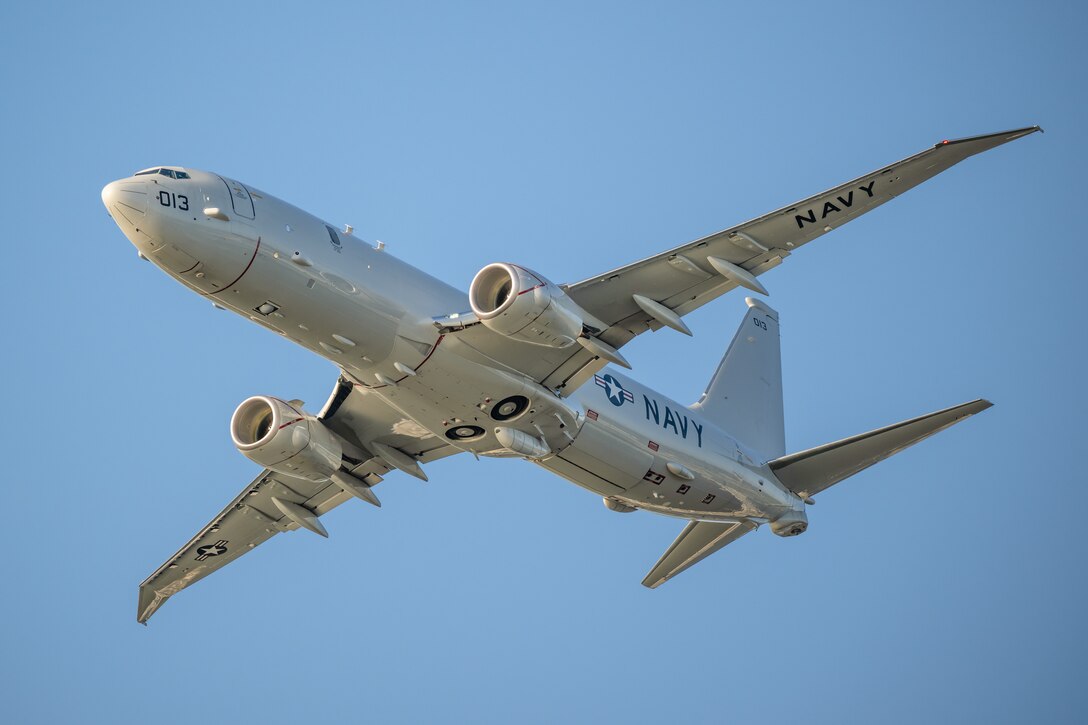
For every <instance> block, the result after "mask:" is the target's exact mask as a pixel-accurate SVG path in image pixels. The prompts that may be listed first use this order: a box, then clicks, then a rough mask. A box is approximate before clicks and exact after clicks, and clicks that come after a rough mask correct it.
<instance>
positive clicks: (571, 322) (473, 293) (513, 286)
mask: <svg viewBox="0 0 1088 725" xmlns="http://www.w3.org/2000/svg"><path fill="white" fill-rule="evenodd" d="M468 298H469V303H470V304H471V305H472V311H473V312H474V313H476V317H478V318H479V320H480V322H482V323H483V324H484V326H485V327H487V328H488V329H490V330H494V331H495V332H498V333H500V334H502V335H506V336H507V337H512V338H514V339H516V340H521V341H523V342H531V343H533V344H534V345H546V346H548V347H568V346H569V345H572V344H573V343H574V341H575V340H576V339H577V338H578V336H579V335H581V334H582V325H583V323H585V322H588V321H589V320H587V317H588V315H586V313H585V312H584V311H583V310H582V308H581V307H579V306H578V305H577V304H576V303H575V302H574V300H572V299H571V298H570V297H568V296H567V294H566V293H565V292H564V291H563V290H561V289H559V287H558V286H557V285H555V284H552V283H551V282H549V281H548V280H546V279H544V278H543V277H542V276H540V275H539V274H537V273H536V272H533V271H530V270H528V269H525V268H524V267H518V266H517V265H514V264H505V263H502V262H496V263H495V264H489V265H487V266H486V267H484V268H483V269H481V270H480V271H479V272H477V273H476V276H475V277H474V278H473V279H472V285H471V286H470V287H469V291H468Z"/></svg>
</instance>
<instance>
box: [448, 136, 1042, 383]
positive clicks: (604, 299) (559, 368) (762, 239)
mask: <svg viewBox="0 0 1088 725" xmlns="http://www.w3.org/2000/svg"><path fill="white" fill-rule="evenodd" d="M1041 130H1042V129H1040V128H1039V127H1038V126H1030V127H1027V128H1020V129H1015V130H1012V131H1005V132H1002V133H994V134H988V135H985V136H974V137H971V138H963V139H957V140H953V141H942V142H940V143H938V144H936V145H935V146H934V147H933V148H929V149H926V150H925V151H922V152H921V153H918V154H915V155H914V156H910V157H908V158H905V159H903V160H902V161H897V162H896V163H893V164H889V165H888V166H883V167H881V168H879V169H877V170H875V171H872V172H870V173H868V174H865V175H864V176H859V177H858V178H856V179H854V180H852V181H848V182H846V183H845V184H841V185H839V186H836V187H835V188H833V189H829V190H828V191H824V192H821V193H819V194H816V195H814V196H810V197H808V198H806V199H802V200H800V201H797V202H794V203H792V204H790V205H788V206H785V207H783V208H781V209H778V210H776V211H773V212H771V213H769V214H764V215H763V216H761V217H758V218H756V219H752V220H751V221H748V222H745V223H743V224H740V225H738V226H735V227H730V228H729V229H725V230H723V231H720V232H717V233H715V234H711V235H710V236H707V237H703V238H702V239H697V240H695V241H693V242H689V243H687V244H684V245H681V246H679V247H675V248H673V249H670V250H668V251H667V252H662V253H661V254H658V255H656V256H653V257H649V258H647V259H643V260H642V261H639V262H634V263H632V264H628V265H627V266H624V267H620V268H618V269H613V270H611V271H608V272H605V273H604V274H599V275H595V276H593V277H591V278H589V279H586V280H583V281H581V282H578V283H577V284H571V285H565V286H564V289H565V290H566V292H567V294H568V295H570V297H571V298H572V299H573V300H574V301H575V302H577V303H578V304H579V305H580V306H581V307H582V308H583V309H584V310H586V311H587V312H589V313H590V314H591V315H593V316H594V317H596V318H598V319H599V320H600V321H602V322H604V323H606V324H607V325H608V327H607V329H605V330H604V331H603V332H601V333H600V335H599V339H600V340H602V341H604V342H606V343H607V344H608V345H610V346H611V347H613V348H616V349H618V348H620V347H622V346H623V345H625V344H626V343H628V342H629V341H630V340H632V339H633V338H634V337H636V336H637V335H639V334H641V333H643V332H646V331H647V330H657V329H660V328H661V327H662V323H661V322H660V321H659V319H658V318H656V317H654V316H652V315H650V314H649V313H648V312H647V311H646V309H645V308H644V307H642V306H640V305H639V304H638V303H636V301H635V300H634V295H640V296H642V297H644V298H649V299H650V300H652V301H653V302H656V303H658V304H660V305H662V306H664V307H665V308H667V309H668V310H671V311H672V313H674V314H675V315H677V316H682V315H686V314H687V313H689V312H691V311H692V310H696V309H698V308H699V307H702V306H703V305H705V304H706V303H708V302H710V301H711V300H714V299H716V298H717V297H719V296H721V295H723V294H725V293H726V292H728V291H730V290H732V289H735V288H736V287H738V286H744V287H747V288H749V289H753V290H755V291H759V292H762V288H761V285H760V283H759V282H758V280H756V279H755V278H756V277H758V276H759V275H761V274H763V273H764V272H766V271H767V270H770V269H773V268H774V267H777V266H778V265H779V264H781V263H782V260H784V259H785V258H786V257H788V256H789V255H790V254H791V253H792V252H793V251H794V250H796V249H798V248H799V247H801V246H803V245H805V244H807V243H809V242H811V241H812V240H814V239H816V238H817V237H820V236H823V235H824V234H826V233H827V232H829V231H831V230H833V229H835V228H837V227H840V226H842V225H843V224H846V223H847V222H849V221H851V220H852V219H856V218H857V217H859V216H861V215H862V214H865V213H866V212H869V211H872V210H873V209H875V208H877V207H878V206H880V205H881V204H883V203H885V202H887V201H890V200H891V199H893V198H895V197H896V196H899V195H900V194H902V193H903V192H905V191H907V190H908V189H911V188H913V187H915V186H917V185H918V184H920V183H922V182H923V181H926V180H927V179H930V178H932V177H934V176H936V175H937V174H939V173H941V172H942V171H945V170H946V169H948V168H949V167H951V166H953V165H955V164H957V163H959V162H960V161H963V160H964V159H966V158H968V157H969V156H973V155H975V154H978V153H981V152H983V151H987V150H989V149H992V148H994V147H996V146H1000V145H1002V144H1005V143H1008V142H1009V141H1013V140H1016V139H1018V138H1022V137H1024V136H1027V135H1029V134H1032V133H1035V132H1036V131H1041ZM711 259H713V260H714V261H711ZM479 327H480V326H479V325H477V326H475V327H473V328H467V329H466V330H465V332H470V331H471V332H472V334H471V336H466V337H465V341H466V342H467V343H468V344H470V345H471V346H473V347H476V348H477V349H479V350H480V351H481V352H484V353H485V354H487V355H489V356H490V357H492V358H495V359H497V360H499V361H501V362H504V363H506V364H510V365H512V366H513V367H516V368H517V369H519V370H520V371H522V372H523V373H526V374H529V375H531V376H532V377H534V379H536V380H537V381H539V382H542V383H544V384H545V385H547V386H548V387H550V388H552V389H555V390H559V391H560V392H561V393H562V392H564V391H570V390H573V389H575V388H577V387H578V386H579V385H581V384H582V383H583V382H585V380H587V379H588V378H589V377H590V376H591V375H592V374H593V373H594V372H597V370H599V369H600V368H601V367H603V366H604V363H605V361H604V360H600V359H597V358H595V356H594V354H593V353H591V352H589V351H588V350H585V349H583V348H582V347H580V346H579V347H572V348H564V349H547V348H542V347H540V346H537V345H530V344H527V343H518V342H516V341H513V340H509V339H503V340H502V343H503V344H504V345H505V347H506V348H507V352H505V354H504V353H503V352H502V351H500V350H497V349H496V348H497V347H498V346H499V342H498V341H496V340H487V339H485V338H486V337H487V333H486V332H484V331H480V330H479V329H478V328H479ZM493 337H498V336H497V335H493Z"/></svg>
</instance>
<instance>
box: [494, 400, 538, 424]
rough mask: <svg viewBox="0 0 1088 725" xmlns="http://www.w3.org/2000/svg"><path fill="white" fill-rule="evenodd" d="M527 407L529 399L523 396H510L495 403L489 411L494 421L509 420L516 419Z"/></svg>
mask: <svg viewBox="0 0 1088 725" xmlns="http://www.w3.org/2000/svg"><path fill="white" fill-rule="evenodd" d="M528 407H529V399H528V398H526V397H525V396H524V395H511V396H510V397H509V398H503V399H502V400H500V401H499V402H497V403H495V407H494V408H492V409H491V417H492V418H494V419H495V420H510V419H512V418H517V417H518V416H519V415H521V414H522V413H524V412H525V411H526V409H528Z"/></svg>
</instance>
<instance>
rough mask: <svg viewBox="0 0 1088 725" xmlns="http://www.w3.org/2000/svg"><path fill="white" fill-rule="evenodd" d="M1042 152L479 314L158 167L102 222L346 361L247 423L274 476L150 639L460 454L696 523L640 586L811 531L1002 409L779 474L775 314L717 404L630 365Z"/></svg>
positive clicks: (246, 417) (991, 139)
mask: <svg viewBox="0 0 1088 725" xmlns="http://www.w3.org/2000/svg"><path fill="white" fill-rule="evenodd" d="M1038 130H1041V129H1039V127H1037V126H1034V127H1030V128H1022V129H1017V130H1014V131H1007V132H1004V133H995V134H990V135H986V136H976V137H973V138H965V139H960V140H955V141H942V142H941V143H939V144H937V145H936V146H934V147H933V148H930V149H927V150H925V151H923V152H921V153H919V154H916V155H914V156H911V157H909V158H907V159H904V160H902V161H899V162H897V163H894V164H890V165H889V166H885V167H883V168H880V169H877V170H876V171H873V172H872V173H869V174H866V175H864V176H862V177H859V178H857V179H854V180H853V181H850V182H848V183H846V184H843V185H841V186H837V187H835V188H834V189H831V190H830V191H825V192H823V193H820V194H817V195H815V196H813V197H810V198H808V199H803V200H801V201H798V202H796V203H794V204H791V205H789V206H787V207H785V208H783V209H780V210H778V211H774V212H771V213H770V214H766V215H764V216H761V217H759V218H758V219H753V220H752V221H749V222H746V223H744V224H741V225H739V226H736V227H732V228H730V229H726V230H725V231H721V232H718V233H717V234H711V235H710V236H708V237H704V238H703V239H699V240H697V241H694V242H690V243H688V244H684V245H682V246H679V247H676V248H675V249H671V250H669V251H667V252H662V253H661V254H658V255H656V256H653V257H649V258H647V259H644V260H642V261H640V262H634V263H633V264H629V265H627V266H625V267H621V268H619V269H614V270H611V271H609V272H605V273H603V274H600V275H596V276H594V277H591V278H589V279H587V280H584V281H582V282H578V283H576V284H565V285H557V284H553V283H552V282H550V281H549V280H548V279H547V278H545V277H544V276H543V275H541V274H538V273H537V272H533V271H531V270H529V269H526V268H525V267H522V266H519V265H517V264H511V263H495V264H488V265H487V266H485V267H484V268H483V269H481V270H480V272H479V273H478V274H477V275H476V276H475V278H474V279H473V280H472V284H471V285H470V287H469V289H468V293H467V294H465V292H463V291H462V290H458V289H455V288H453V287H450V286H449V285H446V284H444V283H443V282H441V281H439V280H437V279H435V278H434V277H431V276H429V275H428V274H426V273H424V272H422V271H420V270H418V269H416V268H414V267H412V266H410V265H408V264H406V263H404V262H401V261H400V260H398V259H396V258H395V257H393V256H392V255H390V254H389V252H387V251H385V250H384V246H383V245H382V244H381V243H378V244H377V245H376V246H371V245H369V244H366V243H363V242H362V241H360V240H358V239H357V238H356V237H355V236H354V235H353V234H352V230H351V228H350V227H347V228H345V229H343V230H341V229H337V228H335V227H334V226H332V225H330V224H328V223H326V222H324V221H322V220H321V219H318V218H316V217H314V216H311V215H310V214H307V213H306V212H304V211H302V210H301V209H298V208H296V207H294V206H291V205H290V204H288V203H286V202H283V201H280V200H279V199H277V198H275V197H273V196H271V195H269V194H266V193H264V192H262V191H259V190H257V189H255V188H254V187H252V186H249V185H246V184H242V183H240V182H238V181H235V180H233V179H229V178H227V177H225V176H221V175H218V174H214V173H209V172H205V171H197V170H195V169H187V168H182V167H178V166H157V167H154V168H150V169H145V170H144V171H139V172H136V174H134V175H133V176H131V177H128V178H125V179H120V180H118V181H114V182H112V183H110V184H107V185H106V187H105V188H104V189H103V190H102V200H103V202H104V203H105V205H106V209H107V210H108V211H109V214H110V216H111V217H112V218H113V220H114V221H115V222H116V223H117V225H118V226H119V227H120V228H121V231H122V232H123V233H124V234H125V236H126V237H127V238H128V239H129V241H130V242H132V244H134V245H135V246H136V248H137V250H138V251H139V254H140V256H141V257H143V258H144V259H147V260H150V261H151V262H153V263H154V264H155V265H156V266H158V267H159V268H161V269H162V270H163V271H164V272H166V273H167V274H168V275H170V276H171V277H173V278H174V279H176V280H177V281H178V282H181V283H182V284H183V285H185V286H186V287H188V288H189V289H191V290H193V291H194V292H196V293H197V294H199V295H202V296H204V297H207V298H209V299H210V300H211V301H212V302H213V303H214V304H215V305H216V306H217V307H220V308H225V309H229V310H231V311H232V312H235V313H237V314H239V315H241V316H243V317H245V318H246V319H248V320H250V321H252V322H255V323H257V324H259V325H262V326H264V327H266V328H268V329H270V330H272V331H274V332H276V333H278V334H280V335H283V336H284V337H286V338H288V339H290V340H292V341H294V342H296V343H298V344H299V345H302V346H303V347H305V348H307V349H308V350H311V351H313V352H314V353H316V354H318V355H321V356H322V357H324V358H327V359H328V360H331V361H332V362H333V363H335V364H336V365H337V366H338V367H339V368H340V371H341V372H340V376H339V379H338V380H337V382H336V387H335V388H334V389H333V391H332V394H331V395H330V396H329V399H328V401H327V402H326V403H325V405H324V407H323V408H322V409H321V412H319V413H318V414H317V415H313V414H311V413H308V412H306V411H305V410H303V408H302V404H301V401H298V400H285V399H281V398H275V397H271V396H257V397H252V398H249V399H248V400H245V401H243V402H242V404H241V405H239V406H238V409H237V410H236V411H235V413H234V415H233V417H232V418H231V421H230V433H231V438H232V439H233V441H234V444H235V446H237V448H238V450H239V451H241V452H242V454H243V455H245V456H246V457H248V458H249V459H250V460H252V461H254V462H255V463H257V464H258V465H260V466H261V467H262V468H263V470H262V471H261V472H260V473H259V474H258V475H257V477H256V478H255V479H254V480H253V481H252V482H251V483H249V484H248V485H247V486H246V487H245V488H244V489H243V490H242V492H241V493H240V494H239V495H238V496H237V497H236V498H235V499H234V500H233V501H231V502H230V503H229V504H228V505H227V507H226V508H224V509H223V511H222V512H220V513H219V514H218V515H217V516H216V517H215V518H214V519H213V520H212V521H211V522H210V523H209V524H207V525H206V526H205V527H204V528H202V529H201V530H200V531H199V533H197V535H196V536H195V537H193V539H192V540H191V541H189V543H187V544H185V546H183V547H182V548H181V550H179V551H178V552H177V553H176V554H174V555H173V556H171V557H170V558H169V559H168V560H167V561H166V563H165V564H163V565H162V566H161V567H159V568H158V569H157V570H156V571H155V572H154V573H153V574H152V575H151V576H150V577H148V578H147V580H146V581H144V582H143V583H142V584H141V585H140V590H139V600H138V609H137V619H138V621H140V622H146V621H147V620H148V618H149V617H151V615H152V614H154V612H155V611H156V610H157V609H158V608H159V607H160V606H162V604H163V603H164V602H165V601H166V600H167V598H169V597H170V596H172V595H174V594H176V593H177V592H179V591H180V590H182V589H184V588H185V587H187V586H189V585H190V584H192V583H194V582H196V581H199V580H200V579H202V578H203V577H205V576H207V575H208V574H210V573H212V572H213V571H216V570H217V569H219V568H221V567H222V566H223V565H225V564H227V563H229V562H231V561H234V560H235V559H237V558H238V557H240V556H241V555H242V554H244V553H246V552H247V551H250V550H251V549H253V548H254V547H255V546H257V545H258V544H261V543H263V542H265V541H267V540H268V539H269V538H271V537H272V536H273V535H274V534H277V533H279V532H281V531H290V530H294V529H306V530H308V531H311V532H314V533H316V534H320V535H321V536H327V535H328V533H327V532H326V530H325V527H324V526H323V525H322V523H321V520H320V517H321V515H322V514H324V513H325V512H327V511H329V510H331V509H333V508H335V507H336V506H339V505H340V504H342V503H344V502H345V501H348V500H351V499H359V500H360V501H364V502H366V503H369V504H372V505H374V506H380V505H381V504H380V502H379V501H378V498H377V496H376V495H375V494H374V491H373V488H374V486H375V485H376V484H377V483H379V482H380V481H381V480H382V477H383V476H385V475H386V474H388V473H389V472H391V471H394V470H398V471H401V472H403V473H406V474H408V475H409V476H414V477H415V478H418V479H421V480H424V481H426V480H427V474H426V473H425V472H424V467H425V466H426V464H428V463H430V462H431V461H434V460H437V459H439V458H444V457H446V456H450V455H453V454H455V453H461V452H468V453H471V454H473V455H476V456H513V457H520V458H524V459H526V460H529V461H532V462H533V463H536V464H537V465H540V466H543V467H544V468H547V469H548V470H550V471H553V472H554V473H556V474H558V475H560V476H562V477H563V478H566V479H567V480H569V481H571V482H572V483H575V484H577V485H579V486H581V487H583V488H585V489H588V490H589V491H592V492H593V493H595V494H597V495H599V496H601V497H602V498H603V499H604V505H605V506H607V507H608V508H609V509H611V510H612V511H617V512H631V511H636V510H639V509H642V510H645V511H652V512H654V513H659V514H664V515H667V516H674V517H677V518H680V519H685V520H686V521H687V522H688V523H687V525H686V526H685V527H684V529H683V531H681V532H680V535H679V536H678V537H677V539H676V541H674V542H673V544H672V545H671V546H670V547H669V548H668V550H667V551H666V552H665V553H664V555H663V556H662V557H661V559H660V560H659V561H658V562H657V564H655V565H654V566H653V568H652V569H651V570H650V572H649V574H647V576H646V578H645V579H644V580H643V582H642V583H643V584H644V585H646V586H648V587H651V588H652V587H657V586H659V585H660V584H662V583H663V582H665V581H667V580H668V579H670V578H672V577H674V576H676V575H677V574H678V573H680V572H682V571H684V570H685V569H687V568H688V567H690V566H692V565H693V564H695V563H697V562H699V561H701V560H702V559H704V558H705V557H707V556H709V555H710V554H713V553H714V552H716V551H718V550H719V549H721V548H722V547H724V546H725V545H726V544H729V543H730V542H733V541H736V540H737V539H738V538H740V537H741V536H743V535H744V534H746V533H748V532H749V531H752V530H753V529H755V528H757V527H758V526H759V525H760V524H767V525H768V526H769V527H770V529H771V531H773V532H774V533H775V534H778V535H779V536H796V535H797V534H800V533H803V532H804V531H805V529H806V528H807V527H808V517H807V516H806V513H805V507H806V505H809V504H812V503H813V497H814V496H815V495H817V494H818V493H820V492H821V491H824V490H825V489H827V488H828V487H830V486H833V485H834V484H836V483H838V482H839V481H842V480H843V479H845V478H847V477H848V476H852V475H853V474H855V473H857V472H859V471H861V470H863V469H865V468H867V467H869V466H871V465H873V464H874V463H877V462H878V461H881V460H883V459H884V458H887V457H888V456H890V455H892V454H894V453H897V452H899V451H901V450H903V449H904V448H906V447H908V446H910V445H912V444H914V443H917V442H918V441H920V440H922V439H923V438H926V437H928V436H930V435H933V434H934V433H937V432H938V431H941V430H944V429H945V428H948V427H949V426H951V425H953V424H955V423H957V422H959V421H960V420H963V419H964V418H966V417H968V416H971V415H974V414H975V413H978V412H980V411H982V410H985V409H986V408H988V407H990V403H989V402H987V401H985V400H975V401H972V402H969V403H964V404H962V405H957V406H953V407H951V408H947V409H945V410H940V411H937V412H935V413H930V414H928V415H923V416H920V417H917V418H912V419H910V420H906V421H903V422H901V423H896V424H894V425H890V426H887V427H885V428H880V429H879V430H874V431H870V432H868V433H862V434H860V435H856V436H853V437H851V438H846V439H844V440H840V441H836V442H834V443H828V444H826V445H822V446H818V447H816V448H812V449H809V450H806V451H800V452H798V453H790V454H787V452H786V443H785V433H784V424H783V406H782V369H781V360H780V351H779V334H778V313H776V312H775V311H774V310H773V309H771V308H770V307H768V306H767V304H766V303H764V302H763V301H761V300H759V299H756V298H753V297H748V298H746V300H747V303H748V312H747V314H746V315H745V317H744V319H743V320H742V321H741V324H740V328H739V329H738V330H737V333H736V336H735V337H734V338H733V341H732V343H731V344H730V346H729V349H728V350H727V351H726V353H725V357H724V358H723V359H722V361H721V364H720V365H719V366H718V369H717V371H716V372H715V373H714V377H713V378H712V379H711V381H710V384H709V385H708V386H707V388H706V392H705V393H704V394H703V396H702V398H700V400H699V401H698V402H697V403H695V404H693V405H690V406H685V405H682V404H680V403H677V402H676V401H673V400H671V399H669V398H667V397H666V396H664V395H662V394H661V393H658V392H656V391H654V390H652V389H650V388H647V387H645V386H643V385H640V384H639V383H636V382H635V381H634V380H632V379H630V378H629V377H627V376H625V375H623V374H621V373H620V372H618V371H617V370H616V369H614V368H611V367H606V366H607V365H608V363H612V364H614V365H616V366H620V367H624V368H629V367H630V365H628V363H627V361H626V360H625V359H624V357H623V355H622V354H621V353H620V348H622V347H623V345H624V344H626V343H627V342H629V341H630V340H631V339H633V338H634V337H635V336H636V335H639V334H641V333H643V332H646V331H647V330H658V329H661V328H663V327H668V328H671V329H673V330H676V331H678V332H681V333H683V334H686V335H690V334H691V331H690V330H689V329H688V327H687V325H686V324H685V323H684V321H683V319H682V316H683V315H685V314H687V313H688V312H691V311H692V310H694V309H697V308H699V307H701V306H703V305H704V304H706V303H708V302H710V301H711V300H713V299H714V298H716V297H718V296H720V295H722V294H724V293H726V292H729V291H730V290H733V289H735V288H737V287H743V288H745V289H747V290H750V291H752V292H755V293H758V294H761V295H766V294H767V291H766V289H764V287H763V285H762V284H761V283H760V281H759V280H758V279H757V278H758V277H759V275H761V274H763V273H764V272H766V271H768V270H770V269H773V268H774V267H776V266H778V265H779V264H781V263H782V260H784V259H785V258H786V257H788V256H789V255H790V254H791V253H792V252H793V251H794V250H795V249H797V248H798V247H800V246H802V245H803V244H806V243H808V242H810V241H812V240H813V239H816V238H817V237H820V236H822V235H823V234H825V233H827V232H829V231H831V230H832V229H833V228H835V227H838V226H841V225H842V224H845V223H846V222H848V221H850V220H851V219H854V218H856V217H858V216H861V215H862V214H864V213H866V212H868V211H870V210H872V209H874V208H876V207H877V206H880V205H881V204H883V203H884V202H886V201H888V200H890V199H891V198H893V197H895V196H898V195H900V194H902V193H903V192H905V191H907V190H908V189H910V188H912V187H913V186H916V185H917V184H920V183H921V182H923V181H925V180H926V179H929V178H930V177H933V176H935V175H937V174H939V173H940V172H942V171H944V170H945V169H947V168H949V167H950V166H952V165H953V164H956V163H958V162H960V161H962V160H964V159H966V158H967V157H968V156H972V155H974V154H977V153H980V152H982V151H986V150H988V149H991V148H994V147H996V146H1000V145H1001V144H1004V143H1007V142H1009V141H1012V140H1014V139H1018V138H1021V137H1023V136H1027V135H1028V134H1031V133H1033V132H1035V131H1038Z"/></svg>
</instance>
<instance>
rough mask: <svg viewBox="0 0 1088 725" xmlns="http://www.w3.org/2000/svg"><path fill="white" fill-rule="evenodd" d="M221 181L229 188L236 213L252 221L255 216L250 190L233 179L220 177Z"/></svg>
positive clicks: (228, 192) (228, 191)
mask: <svg viewBox="0 0 1088 725" xmlns="http://www.w3.org/2000/svg"><path fill="white" fill-rule="evenodd" d="M219 179H220V180H221V181H222V182H223V184H225V185H226V187H227V194H229V195H230V203H231V204H233V205H234V213H235V214H237V215H238V216H240V217H242V218H244V219H252V218H253V216H254V213H253V196H252V195H251V194H250V193H249V189H247V188H246V187H245V186H244V185H242V184H240V183H239V182H237V181H234V180H233V179H228V178H226V177H224V176H220V177H219Z"/></svg>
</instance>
